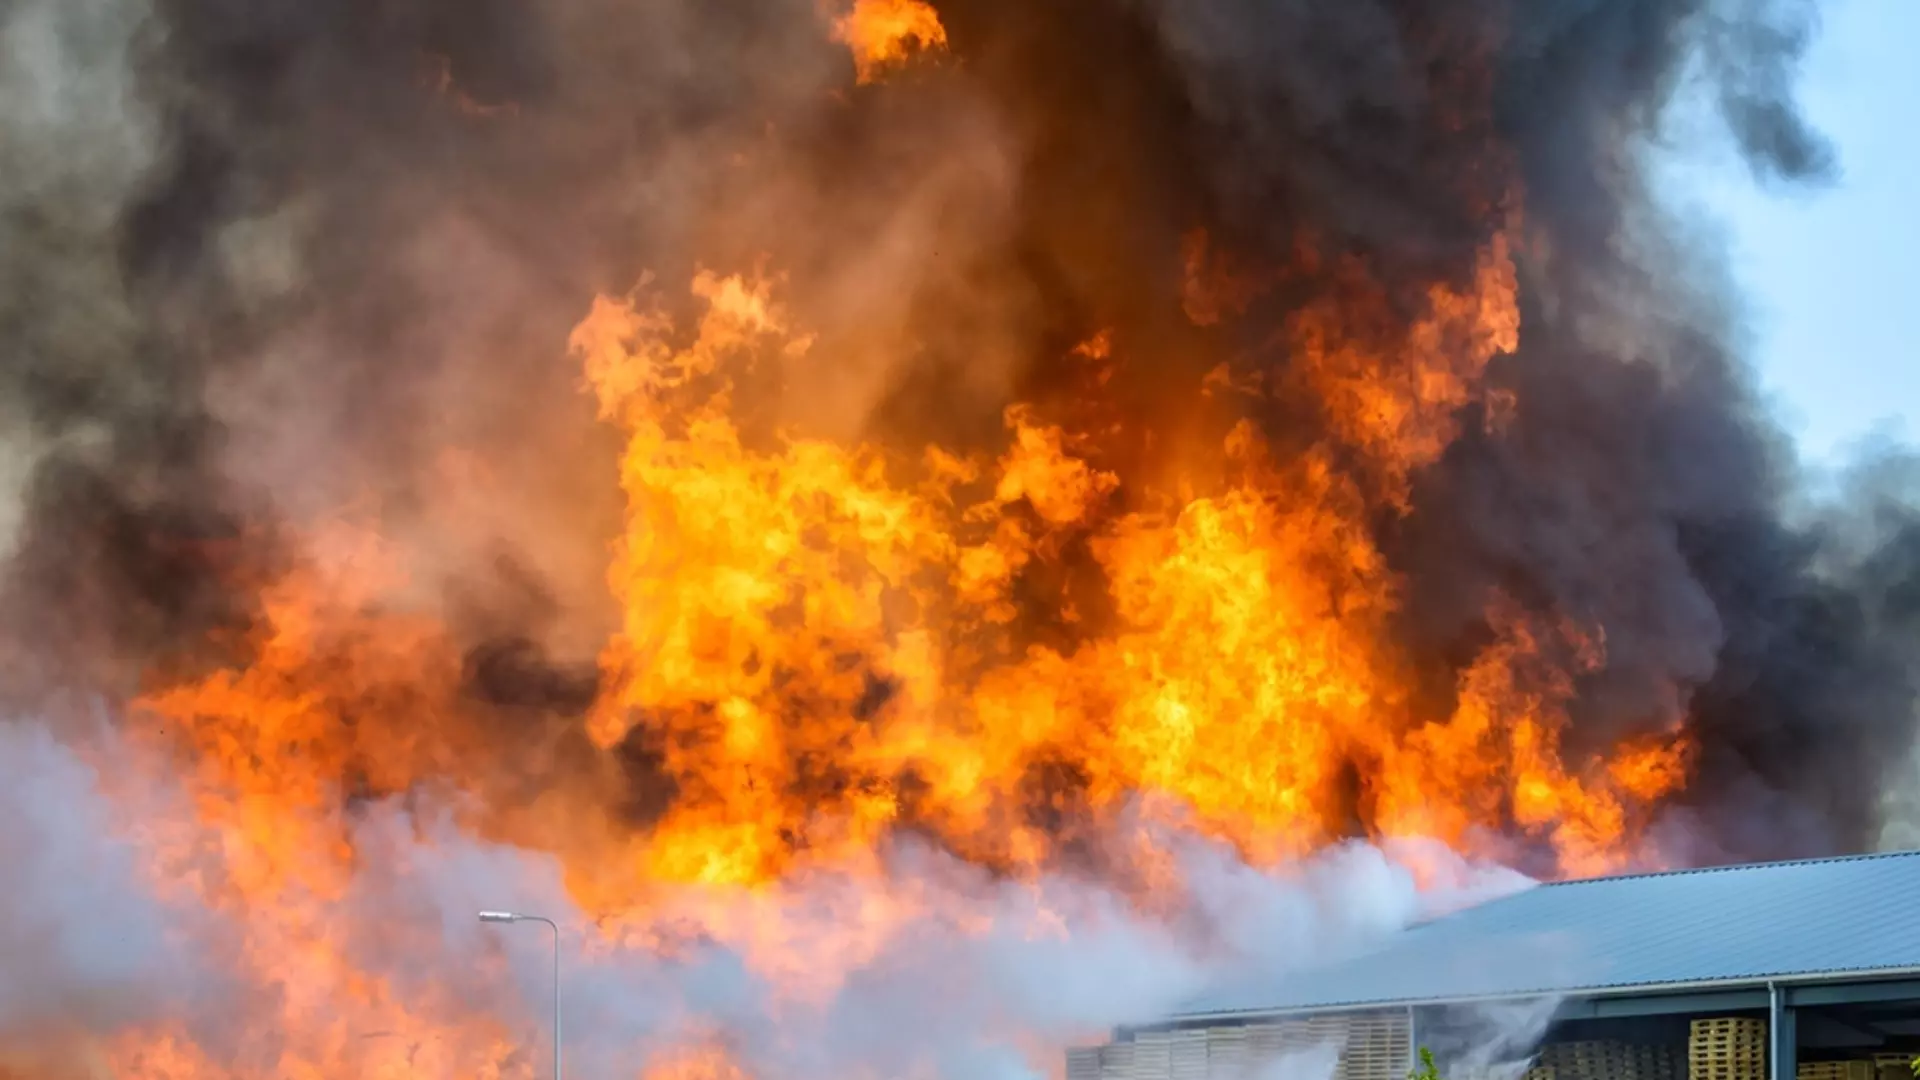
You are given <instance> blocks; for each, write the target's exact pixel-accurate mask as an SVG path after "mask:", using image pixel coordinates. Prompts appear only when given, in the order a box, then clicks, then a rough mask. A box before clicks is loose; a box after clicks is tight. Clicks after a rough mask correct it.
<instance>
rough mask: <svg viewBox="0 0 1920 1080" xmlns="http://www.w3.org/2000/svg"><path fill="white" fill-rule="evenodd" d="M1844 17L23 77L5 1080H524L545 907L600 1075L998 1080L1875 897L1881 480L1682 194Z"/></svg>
mask: <svg viewBox="0 0 1920 1080" xmlns="http://www.w3.org/2000/svg"><path fill="white" fill-rule="evenodd" d="M1812 13H1813V7H1812V5H1810V4H1795V3H1777V4H1770V5H1750V4H1745V3H1733V2H1721V0H1611V2H1608V3H1593V2H1586V0H1551V2H1545V3H1542V2H1534V0H1529V2H1526V3H1521V2H1518V0H1475V2H1471V3H1463V4H1457V5H1449V6H1447V7H1446V8H1444V9H1432V8H1431V7H1430V6H1429V5H1422V4H1414V3H1404V2H1399V0H1350V2H1344V3H1340V4H1326V5H1312V4H1283V3H1269V2H1255V0H1206V2H1203V3H1191V2H1180V3H1174V2H1171V0H1167V2H1161V0H1143V2H1137V3H1122V2H1119V0H1025V2H1021V3H1008V2H988V0H940V2H938V3H927V2H923V0H853V2H850V3H825V4H820V3H815V2H814V0H805V2H802V0H767V2H762V3H757V4H748V3H743V2H736V0H721V2H714V0H700V2H693V0H643V2H639V3H615V2H613V0H547V2H543V3H532V2H526V0H484V2H478V3H476V2H474V0H464V2H459V3H455V2H453V0H409V2H404V3H403V2H398V0H348V2H343V3H334V4H311V3H293V2H266V3H262V2H249V3H244V4H234V3H225V2H221V0H15V2H14V3H12V4H9V5H7V6H5V7H4V8H0V20H3V21H0V28H3V29H0V35H3V36H0V102H4V104H0V125H4V126H0V145H4V146H6V147H7V148H8V150H7V159H8V166H7V169H6V170H5V171H4V174H0V204H3V205H4V206H5V210H6V212H5V214H4V215H0V267H4V270H0V273H4V275H5V277H4V286H5V287H4V288H3V289H0V296H4V299H3V300H0V341H4V342H5V343H6V344H5V348H6V350H7V352H6V360H5V364H4V367H0V378H4V379H5V389H4V394H0V448H3V449H4V457H0V494H4V496H5V497H4V499H0V537H3V541H4V553H5V557H6V569H5V575H4V584H3V585H0V591H3V593H4V601H0V616H3V617H0V671H3V672H4V678H0V687H3V688H4V691H5V694H6V697H7V711H8V715H9V717H11V720H10V722H9V726H8V727H6V728H5V729H4V730H0V737H4V739H5V740H6V746H7V749H6V754H5V756H4V759H0V760H4V763H5V767H7V768H10V769H12V770H14V772H13V774H12V775H11V776H10V778H9V782H8V784H7V785H6V790H5V792H4V794H0V806H5V807H6V808H7V810H8V812H9V814H10V815H11V816H12V818H13V820H16V821H18V822H20V823H21V824H20V827H19V828H15V829H9V830H8V831H7V836H6V839H5V840H4V841H3V842H4V843H6V844H8V845H10V847H9V848H8V862H9V865H10V866H12V867H15V868H16V875H15V876H16V880H17V881H18V882H19V885H18V887H17V888H12V889H10V890H8V892H7V895H6V896H5V897H4V899H0V926H4V927H5V928H6V929H5V930H0V970H4V973H5V974H4V979H5V980H6V982H5V983H4V984H0V1071H6V1072H9V1073H11V1074H12V1075H14V1076H20V1077H27V1078H32V1080H51V1078H55V1077H68V1076H123V1077H128V1076H138V1077H143V1078H147V1077H151V1078H161V1080H187V1078H192V1080H205V1078H211V1077H234V1078H253V1077H266V1076H274V1077H280V1076H290V1077H291V1076H298V1077H346V1076H354V1077H381V1076H414V1075H429V1076H479V1077H522V1076H527V1075H531V1074H532V1072H533V1071H534V1068H535V1066H534V1062H537V1061H538V1060H539V1059H540V1056H539V1055H538V1054H537V1053H531V1054H530V1053H529V1046H531V1045H537V1034H536V1033H537V1031H538V1028H537V1020H536V1017H537V1014H538V1009H537V1006H535V1005H533V1004H531V1003H530V1001H529V998H531V999H532V1000H533V1001H538V999H539V997H540V992H539V990H538V987H539V986H540V985H541V984H540V981H539V980H540V979H541V977H542V972H543V970H544V968H543V965H541V964H540V963H539V962H538V960H537V958H533V957H522V956H520V955H519V954H517V953H515V952H512V951H510V950H509V951H503V950H504V949H506V948H507V947H506V946H503V945H502V944H501V943H499V942H496V941H493V940H492V939H489V938H485V937H482V936H480V935H479V933H478V930H477V928H475V927H472V926H470V925H469V923H470V922H471V917H472V912H473V911H474V910H475V909H477V908H480V907H491V906H498V905H511V906H516V907H543V908H544V909H546V910H548V911H551V912H554V913H555V914H556V916H557V921H559V922H561V923H562V925H564V926H566V927H568V928H569V930H568V933H567V935H566V937H567V947H568V949H569V950H570V952H569V954H568V957H567V961H568V967H569V970H570V971H571V972H573V975H572V976H571V979H572V981H571V982H570V983H569V991H568V992H569V995H570V998H571V1000H572V1001H573V1002H574V1006H573V1007H574V1010H575V1012H576V1016H577V1018H578V1022H577V1023H576V1024H573V1025H570V1026H571V1028H572V1030H573V1031H574V1032H577V1033H578V1034H577V1036H576V1037H574V1038H572V1039H570V1042H569V1046H568V1050H569V1053H570V1054H571V1055H572V1056H573V1059H574V1061H575V1063H576V1066H577V1068H578V1069H579V1071H580V1072H581V1073H583V1074H585V1075H592V1076H602V1075H604V1076H630V1075H635V1074H636V1073H641V1074H644V1075H647V1076H649V1077H659V1078H664V1077H667V1076H669V1075H678V1074H685V1075H690V1076H697V1077H714V1078H719V1077H733V1076H741V1075H752V1076H761V1075H767V1076H771V1075H776V1074H778V1075H787V1076H791V1075H798V1076H801V1077H812V1076H815V1075H819V1076H823V1077H824V1076H829V1075H831V1076H835V1077H844V1076H848V1075H858V1076H868V1075H871V1076H882V1075H886V1076H939V1077H963V1076H964V1077H972V1076H979V1075H989V1074H990V1075H995V1076H998V1075H1009V1076H1013V1075H1019V1076H1025V1075H1030V1074H1032V1073H1033V1072H1035V1071H1044V1070H1046V1069H1048V1068H1050V1067H1051V1066H1052V1063H1054V1062H1056V1061H1057V1060H1058V1050H1059V1049H1060V1047H1061V1046H1063V1045H1065V1043H1067V1042H1068V1041H1071V1040H1074V1039H1079V1038H1082V1037H1084V1036H1085V1035H1086V1034H1087V1033H1088V1032H1090V1031H1098V1030H1101V1029H1103V1028H1105V1027H1107V1026H1109V1025H1111V1024H1113V1023H1116V1022H1121V1021H1125V1020H1135V1019H1143V1018H1146V1017H1151V1016H1153V1015H1156V1014H1157V1013H1158V1012H1160V1011H1161V1010H1163V1009H1165V1008H1168V1007H1170V1006H1172V1005H1174V1004H1176V1003H1177V1002H1178V1001H1179V1000H1181V999H1183V998H1184V997H1185V996H1187V995H1188V994H1189V993H1190V992H1191V991H1193V990H1195V989H1197V988H1198V986H1199V985H1201V984H1202V983H1204V982H1207V981H1211V980H1213V979H1214V978H1216V977H1219V976H1223V975H1226V974H1230V973H1232V972H1235V971H1238V970H1240V969H1242V968H1247V967H1261V968H1272V967H1275V966H1284V965H1288V964H1295V963H1299V962H1302V961H1303V960H1305V959H1308V958H1309V957H1310V956H1311V955H1312V954H1313V953H1314V952H1315V951H1316V950H1319V949H1323V948H1333V947H1336V946H1339V945H1342V944H1351V943H1352V942H1353V941H1355V940H1358V939H1363V938H1367V937H1370V936H1371V935H1374V934H1377V933H1381V932H1384V931H1386V930H1388V929H1391V928H1393V927H1395V926H1398V925H1400V924H1402V923H1404V922H1405V921H1407V920H1408V919H1411V918H1414V917H1416V916H1419V915H1421V914H1422V913H1424V912H1426V911H1428V910H1429V909H1431V908H1433V907H1434V906H1435V905H1439V904H1443V903H1450V902H1454V901H1456V900H1458V899H1459V898H1461V897H1462V896H1472V895H1477V894H1478V892H1477V891H1478V890H1480V889H1482V888H1485V887H1492V885H1493V884H1497V883H1498V880H1497V879H1499V877H1500V874H1499V873H1498V872H1497V871H1495V870H1492V869H1489V868H1491V867H1510V868H1517V869H1518V870H1519V871H1521V872H1524V873H1527V874H1531V875H1534V876H1536V877H1558V876H1563V875H1568V874H1582V873H1591V872H1598V871H1603V870H1611V869H1617V868H1631V867H1642V866H1656V867H1657V866H1678V865H1692V864H1697V863H1711V862H1721V861H1725V860H1729V859H1737V858H1755V857H1775V856H1782V857H1784V856H1797V855H1818V854H1826V853H1831V852H1835V851H1849V850H1855V849H1858V848H1861V847H1864V846H1867V845H1869V844H1871V843H1872V842H1873V839H1874V837H1875V835H1876V834H1877V832H1878V830H1879V829H1880V828H1881V827H1882V825H1883V824H1884V823H1885V822H1884V820H1883V819H1884V816H1885V815H1884V814H1883V802H1884V799H1883V791H1884V790H1885V789H1886V787H1887V785H1886V784H1885V783H1884V781H1885V780H1886V779H1887V778H1888V776H1889V774H1890V772H1891V771H1892V770H1895V769H1898V768H1903V767H1904V762H1905V760H1906V757H1907V755H1908V753H1909V751H1910V749H1911V743H1912V737H1911V736H1912V719H1913V717H1912V706H1913V694H1914V687H1913V672H1912V670H1911V665H1912V663H1913V657H1914V656H1916V655H1920V653H1917V652H1916V651H1915V650H1914V649H1913V647H1912V646H1913V644H1914V641H1913V635H1914V622H1913V620H1914V615H1915V612H1916V605H1915V602H1914V597H1915V595H1916V594H1915V592H1914V589H1915V580H1916V579H1915V568H1916V565H1917V564H1916V563H1915V562H1914V550H1915V549H1914V543H1913V537H1914V533H1913V530H1912V528H1911V523H1910V522H1909V520H1908V518H1907V516H1906V514H1905V512H1904V511H1903V510H1901V509H1900V508H1899V506H1898V504H1896V503H1893V502H1890V501H1888V500H1885V499H1882V498H1881V496H1882V495H1883V494H1885V493H1886V491H1888V490H1889V488H1888V486H1887V481H1886V478H1887V477H1888V476H1890V475H1892V473H1893V472H1895V471H1897V470H1893V469H1890V468H1889V469H1883V470H1880V471H1879V472H1877V473H1873V474H1866V473H1863V474H1862V475H1863V476H1866V477H1867V479H1866V480H1863V481H1862V483H1861V484H1860V485H1859V487H1860V491H1859V493H1858V498H1854V499H1851V500H1849V501H1847V502H1846V503H1845V504H1844V505H1841V506H1838V507H1835V508H1827V509H1820V508H1815V509H1812V510H1809V509H1807V508H1805V507H1802V506H1800V505H1798V504H1799V502H1800V501H1801V499H1800V495H1801V493H1800V492H1799V491H1798V490H1797V487H1796V484H1795V482H1794V478H1793V476H1792V474H1791V468H1790V462H1789V461H1788V460H1787V455H1786V454H1785V452H1784V451H1783V450H1782V449H1781V447H1780V446H1779V445H1778V443H1779V440H1778V438H1777V435H1776V433H1775V432H1774V431H1773V429H1772V428H1771V427H1770V425H1769V423H1768V421H1767V420H1766V418H1765V416H1764V414H1763V413H1762V411H1761V410H1760V408H1759V407H1758V405H1757V403H1756V401H1755V398H1754V396H1753V394H1752V393H1751V390H1750V387H1749V386H1748V384H1747V380H1746V376H1745V373H1744V370H1743V368H1742V367H1741V365H1740V363H1739V360H1738V357H1737V352H1736V350H1735V348H1734V345H1735V343H1737V341H1738V338H1739V334H1738V321H1737V318H1736V315H1737V305H1736V304H1735V302H1734V300H1733V298H1732V297H1731V296H1730V295H1728V292H1727V290H1726V288H1725V286H1724V282H1723V281H1722V280H1721V277H1720V275H1719V271H1718V263H1717V260H1716V258H1715V254H1714V252H1713V251H1712V250H1711V247H1710V245H1708V244H1705V243H1703V242H1702V241H1701V239H1700V238H1699V237H1698V236H1696V235H1695V234H1694V232H1693V231H1691V230H1689V229H1686V228H1683V227H1682V225H1681V223H1679V222H1678V221H1676V220H1675V219H1673V218H1672V217H1671V216H1669V215H1667V214H1665V213H1664V212H1663V211H1662V208H1661V207H1660V205H1659V204H1658V203H1657V202H1656V201H1655V200H1654V199H1653V198H1652V197H1651V194H1650V192H1649V181H1648V175H1647V160H1648V156H1649V154H1650V153H1651V152H1652V147H1653V146H1654V144H1655V142H1656V141H1657V140H1658V138H1659V137H1660V136H1661V134H1662V132H1663V131H1664V130H1665V128H1664V126H1663V125H1664V124H1665V123H1666V120H1667V118H1668V113H1669V102H1670V99H1672V98H1673V97H1674V95H1675V93H1676V91H1677V89H1678V88H1680V87H1691V88H1694V89H1697V90H1699V91H1701V92H1702V94H1704V96H1705V98H1706V99H1707V100H1709V101H1711V102H1712V103H1713V104H1714V106H1715V108H1716V114H1717V116H1718V117H1719V118H1720V119H1722V120H1724V121H1725V123H1724V124H1722V125H1720V128H1721V129H1723V130H1724V131H1726V132H1729V133H1731V136H1732V139H1731V144H1730V145H1731V146H1732V147H1733V148H1734V149H1736V150H1737V151H1738V152H1739V153H1740V154H1742V155H1744V158H1745V160H1747V161H1748V162H1750V163H1751V165H1752V167H1753V169H1754V171H1755V173H1756V175H1757V176H1759V177H1761V178H1763V179H1765V180H1768V181H1779V182H1798V181H1804V180H1810V179H1818V178H1819V177H1820V176H1821V175H1823V172H1824V170H1825V169H1826V167H1827V164H1828V163H1827V159H1826V154H1825V152H1824V149H1823V147H1822V144H1821V143H1820V141H1819V139H1818V138H1817V136H1816V135H1814V134H1813V133H1811V132H1809V131H1808V130H1806V128H1805V127H1804V126H1803V125H1802V124H1801V123H1800V122H1799V120H1798V118H1797V116H1796V113H1795V110H1794V107H1793V102H1792V100H1791V93H1790V90H1791V87H1790V82H1791V76H1792V74H1793V70H1794V67H1795V64H1796V61H1797V57H1798V54H1799V51H1800V49H1801V48H1802V47H1803V45H1804V43H1805V41H1806V39H1807V37H1808V35H1809V34H1810V33H1811V31H1812ZM503 894H511V895H503ZM108 928H111V929H110V930H109V929H108Z"/></svg>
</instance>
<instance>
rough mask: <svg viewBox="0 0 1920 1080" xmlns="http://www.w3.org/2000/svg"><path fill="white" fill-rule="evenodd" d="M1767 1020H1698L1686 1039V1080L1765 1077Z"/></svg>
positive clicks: (1737, 1018) (1739, 1079) (1726, 1079)
mask: <svg viewBox="0 0 1920 1080" xmlns="http://www.w3.org/2000/svg"><path fill="white" fill-rule="evenodd" d="M1766 1075H1767V1022H1766V1021H1765V1020H1749V1019H1745V1018H1742V1017H1722V1018H1720V1019H1716V1020H1695V1021H1694V1022H1693V1031H1692V1034H1691V1035H1690V1036H1689V1037H1688V1039H1687V1080H1766Z"/></svg>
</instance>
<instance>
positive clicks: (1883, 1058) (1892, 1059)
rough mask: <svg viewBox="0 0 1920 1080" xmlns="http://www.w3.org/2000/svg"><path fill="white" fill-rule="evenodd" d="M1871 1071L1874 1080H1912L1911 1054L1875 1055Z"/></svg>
mask: <svg viewBox="0 0 1920 1080" xmlns="http://www.w3.org/2000/svg"><path fill="white" fill-rule="evenodd" d="M1873 1071H1874V1076H1875V1078H1876V1080H1914V1077H1913V1055H1912V1054H1875V1055H1873Z"/></svg>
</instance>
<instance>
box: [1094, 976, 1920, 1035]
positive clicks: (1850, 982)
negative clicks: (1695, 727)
mask: <svg viewBox="0 0 1920 1080" xmlns="http://www.w3.org/2000/svg"><path fill="white" fill-rule="evenodd" d="M1776 990H1777V991H1778V992H1779V993H1780V994H1781V996H1782V998H1781V1004H1783V1005H1786V1006H1788V1007H1793V1008H1822V1007H1837V1006H1846V1005H1870V1004H1881V1003H1886V1002H1901V1001H1916V1002H1920V967H1909V968H1886V969H1879V970H1867V971H1832V972H1810V973H1801V974H1792V975H1778V976H1773V977H1771V978H1768V977H1751V978H1741V979H1724V980H1717V981H1711V982H1692V983H1663V984H1657V985H1637V986H1608V987H1591V988H1583V989H1575V990H1539V991H1532V992H1528V993H1523V994H1502V995H1497V996H1481V997H1454V998H1420V999H1401V1000H1388V1001H1355V1002H1346V1003H1339V1004H1327V1005H1315V1006H1313V1007H1311V1008H1284V1007H1283V1008H1274V1009H1241V1010H1234V1011H1230V1012H1209V1013H1189V1014H1184V1015H1181V1016H1175V1017H1171V1018H1169V1019H1167V1020H1165V1021H1163V1022H1160V1023H1155V1024H1142V1025H1138V1026H1135V1027H1133V1028H1131V1030H1135V1031H1151V1030H1156V1029H1165V1028H1183V1027H1200V1026H1214V1025H1219V1024H1240V1023H1258V1022H1261V1021H1265V1020H1281V1019H1286V1018H1288V1017H1304V1016H1314V1015H1326V1014H1330V1013H1358V1012H1378V1011H1381V1010H1388V1009H1420V1008H1434V1007H1447V1006H1471V1005H1496V1004H1503V1003H1519V1002H1528V1001H1546V1000H1550V999H1554V998H1558V999H1560V1006H1559V1008H1558V1009H1557V1010H1556V1012H1555V1016H1556V1018H1558V1019H1563V1020H1590V1019H1606V1018H1613V1017H1632V1016H1677V1015H1685V1014H1696V1015H1697V1014H1701V1013H1713V1012H1738V1011H1742V1010H1748V1009H1765V1008H1767V1007H1768V1005H1769V1002H1770V998H1771V995H1772V994H1773V993H1774V992H1775V991H1776Z"/></svg>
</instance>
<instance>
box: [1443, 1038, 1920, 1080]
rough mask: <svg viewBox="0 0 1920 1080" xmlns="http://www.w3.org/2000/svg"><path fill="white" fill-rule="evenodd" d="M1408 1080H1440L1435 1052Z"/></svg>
mask: <svg viewBox="0 0 1920 1080" xmlns="http://www.w3.org/2000/svg"><path fill="white" fill-rule="evenodd" d="M1913 1075H1914V1076H1915V1077H1920V1058H1915V1059H1914V1063H1913ZM1407 1080H1440V1068H1439V1066H1437V1065H1435V1064H1434V1063H1433V1051H1431V1050H1429V1049H1427V1048H1426V1047H1424V1046H1423V1047H1421V1048H1420V1067H1419V1068H1417V1069H1415V1070H1413V1071H1412V1072H1410V1073H1408V1074H1407Z"/></svg>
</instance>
